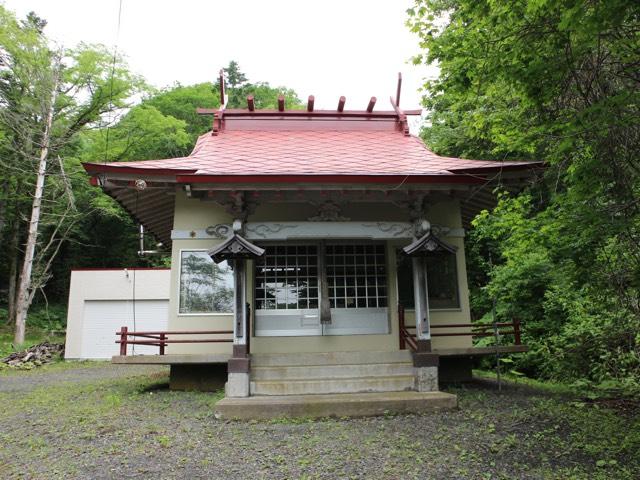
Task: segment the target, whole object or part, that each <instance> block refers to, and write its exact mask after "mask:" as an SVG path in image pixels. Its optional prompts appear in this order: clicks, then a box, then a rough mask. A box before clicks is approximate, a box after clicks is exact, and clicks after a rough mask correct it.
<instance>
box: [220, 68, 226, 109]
mask: <svg viewBox="0 0 640 480" xmlns="http://www.w3.org/2000/svg"><path fill="white" fill-rule="evenodd" d="M224 95H225V91H224V69H223V68H221V69H220V105H224V104H225V101H224Z"/></svg>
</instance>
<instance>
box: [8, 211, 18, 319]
mask: <svg viewBox="0 0 640 480" xmlns="http://www.w3.org/2000/svg"><path fill="white" fill-rule="evenodd" d="M19 240H20V219H19V218H18V215H16V218H15V221H14V225H13V227H12V232H11V239H10V240H9V256H10V258H11V264H10V266H9V293H8V296H7V297H8V298H7V324H8V325H13V324H15V323H16V304H17V301H18V296H17V291H18V288H17V286H18V262H19V259H20V254H19V253H20V252H18V243H19Z"/></svg>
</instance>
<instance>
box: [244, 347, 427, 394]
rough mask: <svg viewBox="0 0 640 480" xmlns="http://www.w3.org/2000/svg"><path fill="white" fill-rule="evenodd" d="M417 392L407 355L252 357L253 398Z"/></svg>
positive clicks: (341, 353) (399, 352) (309, 354)
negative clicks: (254, 396)
mask: <svg viewBox="0 0 640 480" xmlns="http://www.w3.org/2000/svg"><path fill="white" fill-rule="evenodd" d="M414 389H415V375H414V372H413V364H412V361H411V355H410V353H409V352H408V351H406V350H404V351H394V352H331V353H283V354H252V355H251V384H250V391H251V395H310V394H318V395H320V394H338V393H364V392H402V391H407V390H414Z"/></svg>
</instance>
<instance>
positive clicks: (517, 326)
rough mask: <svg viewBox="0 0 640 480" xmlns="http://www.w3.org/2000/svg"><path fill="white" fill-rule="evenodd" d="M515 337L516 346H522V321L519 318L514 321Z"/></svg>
mask: <svg viewBox="0 0 640 480" xmlns="http://www.w3.org/2000/svg"><path fill="white" fill-rule="evenodd" d="M513 335H514V337H515V344H516V345H521V339H520V319H519V318H517V317H516V318H515V319H514V320H513Z"/></svg>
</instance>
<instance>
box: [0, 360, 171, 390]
mask: <svg viewBox="0 0 640 480" xmlns="http://www.w3.org/2000/svg"><path fill="white" fill-rule="evenodd" d="M168 371H169V369H168V367H162V366H161V367H158V366H149V365H112V364H110V363H106V362H105V363H104V365H99V366H98V365H96V364H95V363H94V364H88V365H82V364H79V366H78V368H69V369H64V370H61V371H48V370H45V371H39V370H37V369H36V370H33V371H29V372H28V373H27V372H24V373H23V374H17V375H16V374H13V375H7V376H0V392H29V391H32V390H34V389H36V388H43V387H47V386H55V385H60V384H63V383H69V384H76V385H77V384H88V383H93V382H95V381H96V380H108V379H118V378H127V377H131V376H136V375H153V374H156V373H163V372H164V373H168ZM11 373H14V372H11Z"/></svg>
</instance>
